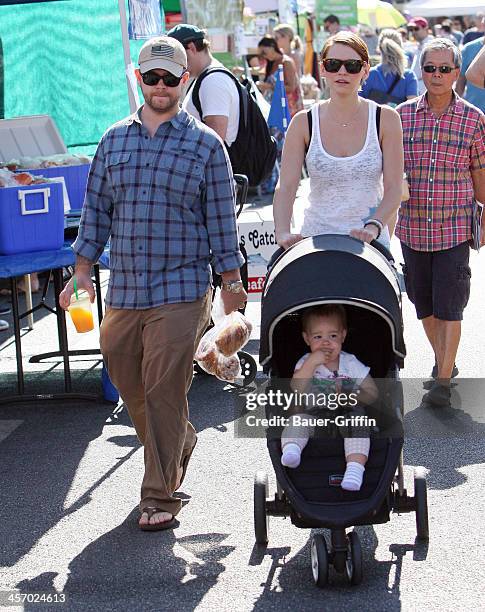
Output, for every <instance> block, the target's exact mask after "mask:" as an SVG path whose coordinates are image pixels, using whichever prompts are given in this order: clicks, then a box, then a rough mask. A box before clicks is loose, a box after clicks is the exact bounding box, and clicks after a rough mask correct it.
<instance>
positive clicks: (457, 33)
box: [441, 19, 463, 45]
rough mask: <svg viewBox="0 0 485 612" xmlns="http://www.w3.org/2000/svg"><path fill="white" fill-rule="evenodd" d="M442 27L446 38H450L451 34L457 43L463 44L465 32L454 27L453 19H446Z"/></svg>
mask: <svg viewBox="0 0 485 612" xmlns="http://www.w3.org/2000/svg"><path fill="white" fill-rule="evenodd" d="M441 28H442V31H443V34H445V38H449V37H450V36H451V39H452V40H454V42H455V44H457V45H461V43H462V40H463V32H462V31H461V30H455V29H454V27H453V22H452V21H451V19H444V20H443V21H442V22H441Z"/></svg>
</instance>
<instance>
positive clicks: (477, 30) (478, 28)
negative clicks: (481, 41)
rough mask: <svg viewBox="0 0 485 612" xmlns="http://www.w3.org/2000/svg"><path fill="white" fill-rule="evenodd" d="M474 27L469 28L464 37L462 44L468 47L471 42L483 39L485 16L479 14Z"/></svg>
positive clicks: (474, 21) (474, 20)
mask: <svg viewBox="0 0 485 612" xmlns="http://www.w3.org/2000/svg"><path fill="white" fill-rule="evenodd" d="M473 24H474V25H473V26H472V27H471V28H468V30H467V31H466V32H465V35H464V36H463V40H462V42H461V44H462V45H463V46H464V45H467V44H468V43H469V42H472V41H473V40H476V39H477V38H481V37H482V36H483V35H484V34H485V20H484V14H483V13H478V14H477V16H476V17H475V18H474V19H473Z"/></svg>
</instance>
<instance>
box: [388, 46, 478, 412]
mask: <svg viewBox="0 0 485 612" xmlns="http://www.w3.org/2000/svg"><path fill="white" fill-rule="evenodd" d="M460 64H461V56H460V51H459V50H458V48H457V47H456V46H455V45H454V44H453V43H452V42H451V41H449V40H446V39H435V40H434V41H432V42H430V43H428V44H427V45H426V47H425V48H424V49H423V54H422V56H421V67H422V71H423V79H424V83H425V86H426V90H427V93H425V94H424V95H422V96H420V97H418V98H416V99H414V100H411V101H409V102H405V103H404V104H401V105H400V106H399V107H398V108H397V111H398V112H399V114H400V115H401V120H402V124H403V138H404V164H405V170H406V173H407V176H408V181H409V190H410V196H411V197H410V199H409V200H408V201H407V202H403V203H402V205H401V208H400V211H399V219H398V223H397V227H396V235H397V236H398V238H399V239H400V240H401V245H402V252H403V256H404V262H405V268H404V276H405V283H406V291H407V293H408V297H409V299H410V300H411V301H412V302H413V303H414V305H415V307H416V313H417V316H418V318H419V319H420V320H421V321H422V323H423V327H424V330H425V332H426V335H427V337H428V340H429V342H430V344H431V346H432V348H433V351H434V354H435V367H434V368H433V373H432V377H433V378H435V379H436V380H435V381H434V382H433V383H432V385H431V387H430V391H429V392H428V393H427V394H426V395H425V397H424V398H423V399H424V401H425V402H426V403H428V404H431V405H435V406H446V405H448V404H449V401H450V378H451V377H452V376H456V374H457V369H456V366H455V365H454V364H455V357H456V353H457V351H458V345H459V342H460V334H461V320H462V319H463V310H464V308H465V306H466V304H467V302H468V297H469V293H470V277H471V272H470V267H469V265H468V258H469V251H470V247H469V245H470V240H471V238H472V224H473V212H474V208H475V200H477V201H479V202H485V115H484V114H483V113H482V112H481V111H480V110H478V109H477V108H476V107H474V106H472V105H471V104H469V103H468V102H466V101H464V100H462V99H461V98H460V97H459V96H457V95H456V93H455V92H454V91H453V84H454V83H455V81H456V79H457V78H458V75H459V72H460ZM480 240H481V243H483V242H484V235H483V228H482V232H481V236H480Z"/></svg>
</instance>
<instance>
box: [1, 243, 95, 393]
mask: <svg viewBox="0 0 485 612" xmlns="http://www.w3.org/2000/svg"><path fill="white" fill-rule="evenodd" d="M74 263H75V254H74V252H73V250H72V248H71V246H70V244H65V245H64V246H63V247H62V248H61V249H58V250H55V251H39V252H35V253H19V254H17V255H2V256H0V278H8V279H10V289H11V300H12V316H13V326H14V338H15V353H16V360H17V395H10V396H7V397H1V396H0V404H6V403H12V402H18V401H21V402H27V401H39V400H62V399H76V400H92V401H99V400H100V396H99V395H96V394H93V393H79V392H76V391H73V390H72V382H71V369H70V365H69V356H70V355H93V354H98V353H100V351H99V348H95V349H84V350H77V351H69V347H68V340H67V330H66V317H65V312H64V310H63V309H62V308H61V307H60V305H59V294H60V293H61V291H62V288H63V269H64V268H66V267H68V266H73V265H74ZM45 271H49V275H48V278H47V280H46V282H45V285H44V288H43V292H42V297H41V300H40V303H39V304H37V305H36V306H34V307H33V308H32V309H31V310H28V311H26V312H24V313H20V312H19V300H18V295H17V277H19V276H20V277H21V276H24V275H25V274H32V273H34V272H45ZM51 278H52V279H53V281H54V295H55V306H54V307H52V306H50V305H49V304H48V303H47V292H48V288H49V283H50V280H51ZM94 280H95V288H96V296H97V310H98V318H99V322H100V323H101V320H102V318H103V307H102V298H101V286H100V277H99V266H98V265H95V266H94ZM40 308H45V309H47V310H48V311H50V312H52V313H54V314H55V315H56V317H57V334H58V340H59V351H55V352H50V353H43V354H41V355H35V356H33V357H31V359H30V361H31V362H33V363H37V362H39V361H41V360H42V359H46V358H48V357H55V356H59V357H62V360H63V369H64V392H63V393H38V394H28V393H25V385H24V369H23V364H22V341H21V336H20V321H21V319H22V318H24V317H26V316H28V315H29V314H31V313H32V312H34V311H36V310H38V309H40ZM34 333H35V332H34Z"/></svg>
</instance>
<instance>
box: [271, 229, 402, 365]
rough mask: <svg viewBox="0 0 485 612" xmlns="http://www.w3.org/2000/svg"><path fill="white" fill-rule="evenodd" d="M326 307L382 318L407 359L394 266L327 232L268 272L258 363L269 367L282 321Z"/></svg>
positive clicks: (356, 242)
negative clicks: (335, 305) (338, 306)
mask: <svg viewBox="0 0 485 612" xmlns="http://www.w3.org/2000/svg"><path fill="white" fill-rule="evenodd" d="M324 303H339V304H345V305H352V306H360V307H361V308H364V309H367V310H369V311H372V312H373V313H374V314H376V315H379V316H380V317H381V318H382V319H383V320H384V321H385V322H386V323H387V325H388V327H389V330H390V338H391V341H392V350H393V352H394V354H395V355H396V356H397V357H398V358H400V359H404V356H405V352H406V350H405V346H404V339H403V325H402V314H401V291H400V287H399V281H398V278H397V274H396V271H395V269H394V267H393V266H392V265H391V263H390V261H389V260H388V259H387V258H386V257H385V255H383V254H382V253H381V252H380V251H378V250H377V249H375V248H374V247H372V246H370V245H368V244H366V243H362V242H361V241H360V240H356V239H355V238H352V237H350V236H346V235H340V234H326V235H322V236H314V237H312V238H305V239H304V240H302V241H301V242H298V243H297V244H295V245H294V246H293V247H292V248H291V249H289V250H288V251H285V252H284V253H283V254H282V256H281V257H280V258H279V259H278V260H277V261H276V263H275V264H274V265H273V267H272V268H271V270H270V271H269V273H268V276H267V279H266V285H265V289H264V292H263V298H262V309H261V340H260V351H259V360H260V363H261V364H262V365H268V364H270V363H271V358H272V356H273V349H274V347H273V332H274V330H275V328H276V326H277V325H278V322H279V321H281V320H282V319H283V318H284V317H286V316H287V315H289V314H291V313H294V312H296V311H298V310H300V309H301V308H305V307H308V306H314V305H317V304H324Z"/></svg>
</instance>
